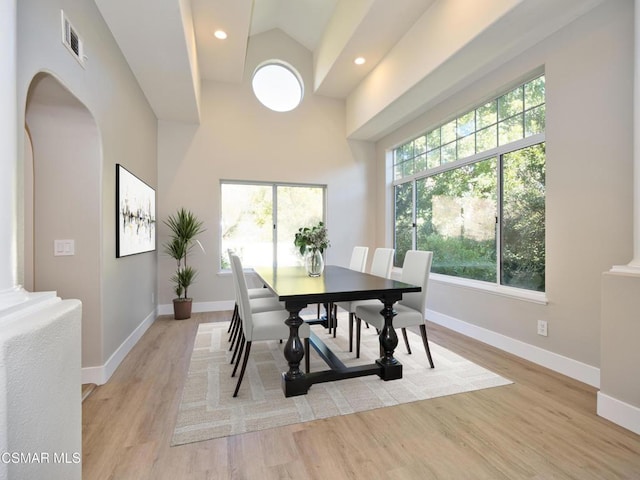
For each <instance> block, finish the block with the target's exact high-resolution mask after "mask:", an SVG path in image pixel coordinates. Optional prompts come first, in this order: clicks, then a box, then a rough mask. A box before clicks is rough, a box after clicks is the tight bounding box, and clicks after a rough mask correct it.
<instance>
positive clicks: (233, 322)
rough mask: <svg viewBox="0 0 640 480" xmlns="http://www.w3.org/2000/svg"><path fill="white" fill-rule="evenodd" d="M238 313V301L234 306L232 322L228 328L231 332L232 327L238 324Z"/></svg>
mask: <svg viewBox="0 0 640 480" xmlns="http://www.w3.org/2000/svg"><path fill="white" fill-rule="evenodd" d="M236 315H238V304H237V303H236V304H235V305H234V306H233V314H232V315H231V322H230V323H229V328H228V329H227V333H229V332H231V329H232V328H233V326H234V325H235V324H236ZM229 340H231V338H229Z"/></svg>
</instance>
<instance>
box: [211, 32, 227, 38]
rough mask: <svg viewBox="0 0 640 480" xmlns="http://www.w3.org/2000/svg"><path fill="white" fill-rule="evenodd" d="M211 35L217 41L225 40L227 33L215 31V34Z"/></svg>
mask: <svg viewBox="0 0 640 480" xmlns="http://www.w3.org/2000/svg"><path fill="white" fill-rule="evenodd" d="M213 35H214V36H215V37H216V38H217V39H218V40H225V39H226V38H227V32H225V31H224V30H216V31H215V32H213Z"/></svg>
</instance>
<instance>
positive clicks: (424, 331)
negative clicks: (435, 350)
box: [420, 323, 434, 368]
mask: <svg viewBox="0 0 640 480" xmlns="http://www.w3.org/2000/svg"><path fill="white" fill-rule="evenodd" d="M420 333H421V334H422V343H424V351H425V352H427V358H428V359H429V365H431V368H434V367H433V358H431V350H430V349H429V341H428V340H427V327H426V326H425V324H424V323H423V324H422V325H420Z"/></svg>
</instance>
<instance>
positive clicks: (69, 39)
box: [60, 10, 85, 67]
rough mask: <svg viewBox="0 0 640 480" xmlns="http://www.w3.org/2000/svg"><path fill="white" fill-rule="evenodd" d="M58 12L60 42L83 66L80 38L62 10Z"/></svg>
mask: <svg viewBox="0 0 640 480" xmlns="http://www.w3.org/2000/svg"><path fill="white" fill-rule="evenodd" d="M60 13H61V14H62V43H63V44H64V46H65V47H67V50H69V52H70V53H71V55H73V57H74V58H75V59H76V60H77V61H78V62H79V63H80V65H82V66H83V67H84V59H85V57H84V53H83V51H82V40H81V39H80V37H79V36H78V32H77V31H76V29H75V28H73V25H71V22H69V19H68V18H67V17H66V15H65V14H64V12H63V11H62V10H61V11H60Z"/></svg>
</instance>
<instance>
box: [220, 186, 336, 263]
mask: <svg viewBox="0 0 640 480" xmlns="http://www.w3.org/2000/svg"><path fill="white" fill-rule="evenodd" d="M220 191H221V202H220V204H221V237H222V238H221V242H220V244H221V253H220V267H221V268H222V269H228V268H229V257H228V254H227V250H228V249H233V250H234V251H235V252H236V253H238V255H239V256H240V258H241V259H242V261H243V263H244V264H245V265H248V266H253V267H258V266H271V265H281V266H282V265H298V264H301V262H302V259H301V258H300V254H299V253H298V251H297V249H296V248H295V246H294V245H293V239H294V236H295V232H297V231H298V228H300V227H305V226H311V225H314V224H316V223H318V222H319V221H324V220H325V204H326V201H325V196H326V187H324V186H322V185H290V184H272V183H268V184H267V183H247V182H231V181H222V182H221V184H220Z"/></svg>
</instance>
